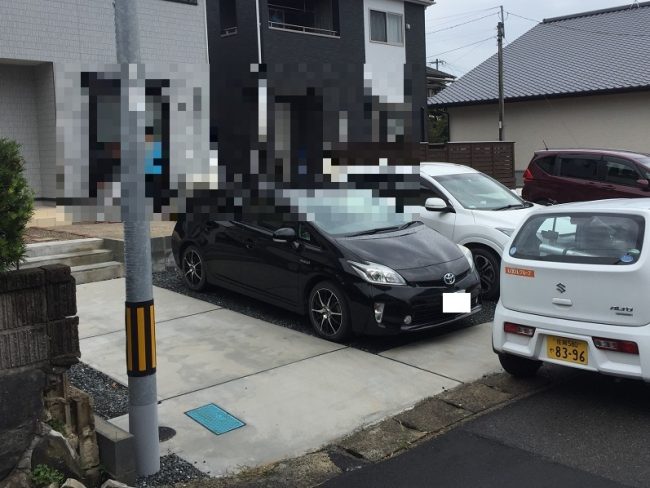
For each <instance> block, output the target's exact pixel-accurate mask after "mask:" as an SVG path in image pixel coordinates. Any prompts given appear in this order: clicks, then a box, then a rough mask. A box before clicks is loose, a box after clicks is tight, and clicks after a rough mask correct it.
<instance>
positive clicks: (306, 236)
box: [298, 223, 314, 242]
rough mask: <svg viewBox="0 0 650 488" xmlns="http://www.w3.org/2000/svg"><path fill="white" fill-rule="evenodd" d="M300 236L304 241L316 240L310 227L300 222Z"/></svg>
mask: <svg viewBox="0 0 650 488" xmlns="http://www.w3.org/2000/svg"><path fill="white" fill-rule="evenodd" d="M298 237H299V238H300V239H302V240H303V241H307V242H314V239H313V237H312V235H311V232H309V228H308V227H307V226H306V225H305V224H303V223H300V224H298Z"/></svg>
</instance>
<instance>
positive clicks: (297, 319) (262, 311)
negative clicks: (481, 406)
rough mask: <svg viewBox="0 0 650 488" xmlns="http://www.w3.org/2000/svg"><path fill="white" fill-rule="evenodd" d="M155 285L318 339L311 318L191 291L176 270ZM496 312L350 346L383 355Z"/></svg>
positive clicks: (216, 291) (231, 295) (489, 308)
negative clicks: (310, 321)
mask: <svg viewBox="0 0 650 488" xmlns="http://www.w3.org/2000/svg"><path fill="white" fill-rule="evenodd" d="M153 284H154V285H155V286H158V287H160V288H166V289H168V290H171V291H174V292H176V293H181V294H183V295H187V296H190V297H192V298H196V299H198V300H203V301H206V302H209V303H212V304H214V305H218V306H220V307H224V308H227V309H230V310H234V311H235V312H239V313H242V314H244V315H248V316H250V317H254V318H256V319H260V320H264V321H266V322H270V323H272V324H274V325H279V326H281V327H286V328H288V329H292V330H296V331H299V332H303V333H305V334H308V335H315V333H314V331H313V329H312V327H311V325H310V324H309V320H308V319H307V317H303V316H301V315H298V314H295V313H292V312H288V311H285V310H283V309H281V308H278V307H274V306H273V305H269V304H267V303H264V302H261V301H259V300H255V299H254V298H249V297H247V296H245V295H242V294H239V293H235V292H231V291H229V290H225V289H223V288H218V287H215V286H209V287H208V288H207V290H206V291H205V292H195V291H191V290H189V289H188V288H187V287H186V286H185V285H184V284H183V280H182V279H181V277H180V276H179V274H178V272H177V271H176V270H175V269H172V270H167V271H163V272H160V273H154V274H153ZM495 308H496V303H495V302H483V309H482V310H481V312H479V313H477V314H476V315H474V316H472V317H470V318H468V319H465V320H462V321H460V322H456V323H454V324H451V325H448V326H443V327H438V328H436V329H432V330H427V331H423V332H415V333H411V334H400V335H397V336H383V337H382V336H377V337H373V336H365V337H356V338H354V339H353V340H352V342H350V343H348V345H349V346H351V347H354V348H357V349H361V350H363V351H366V352H370V353H373V354H379V353H381V352H384V351H387V350H389V349H393V348H395V347H400V346H404V345H406V344H410V343H412V342H417V341H421V340H426V339H427V338H431V337H436V336H439V335H443V334H447V333H449V332H452V331H454V330H457V329H463V328H466V327H471V326H473V325H478V324H483V323H485V322H491V321H492V319H493V317H494V309H495Z"/></svg>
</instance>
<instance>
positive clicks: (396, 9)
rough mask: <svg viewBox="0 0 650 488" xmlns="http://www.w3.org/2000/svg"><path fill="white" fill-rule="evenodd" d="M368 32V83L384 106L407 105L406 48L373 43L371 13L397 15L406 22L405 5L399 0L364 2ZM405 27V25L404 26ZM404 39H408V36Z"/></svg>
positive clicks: (366, 71)
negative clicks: (405, 100)
mask: <svg viewBox="0 0 650 488" xmlns="http://www.w3.org/2000/svg"><path fill="white" fill-rule="evenodd" d="M363 7H364V30H365V33H364V35H365V50H366V62H365V66H364V71H365V76H364V77H365V79H366V80H367V81H366V83H369V85H370V87H371V88H372V94H373V95H374V96H377V97H380V99H381V101H382V102H384V103H403V102H404V64H405V63H406V49H405V45H402V46H393V45H389V44H384V43H380V42H372V41H371V40H370V10H379V11H382V12H390V13H395V14H398V15H401V16H402V22H403V19H404V2H403V1H398V0H364V2H363ZM402 28H404V26H402ZM403 37H406V35H405V34H404V36H403Z"/></svg>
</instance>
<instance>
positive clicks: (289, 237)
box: [273, 227, 296, 242]
mask: <svg viewBox="0 0 650 488" xmlns="http://www.w3.org/2000/svg"><path fill="white" fill-rule="evenodd" d="M273 240H274V241H275V242H293V241H295V240H296V231H295V230H293V229H292V228H291V227H282V228H281V229H278V230H276V231H275V232H274V233H273Z"/></svg>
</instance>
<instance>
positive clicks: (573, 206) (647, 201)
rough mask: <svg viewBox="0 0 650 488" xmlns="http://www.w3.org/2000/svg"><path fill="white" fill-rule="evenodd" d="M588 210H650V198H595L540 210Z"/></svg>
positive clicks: (550, 211)
mask: <svg viewBox="0 0 650 488" xmlns="http://www.w3.org/2000/svg"><path fill="white" fill-rule="evenodd" d="M572 210H580V211H588V210H621V211H625V210H650V198H612V199H608V200H594V201H590V202H573V203H563V204H561V205H551V206H549V207H541V208H540V209H539V210H538V211H539V212H543V213H554V212H558V211H561V212H563V211H572Z"/></svg>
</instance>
